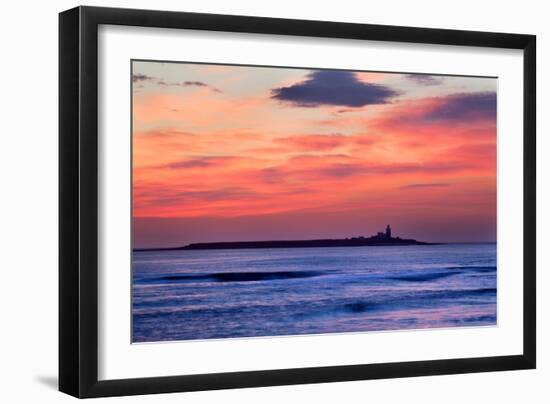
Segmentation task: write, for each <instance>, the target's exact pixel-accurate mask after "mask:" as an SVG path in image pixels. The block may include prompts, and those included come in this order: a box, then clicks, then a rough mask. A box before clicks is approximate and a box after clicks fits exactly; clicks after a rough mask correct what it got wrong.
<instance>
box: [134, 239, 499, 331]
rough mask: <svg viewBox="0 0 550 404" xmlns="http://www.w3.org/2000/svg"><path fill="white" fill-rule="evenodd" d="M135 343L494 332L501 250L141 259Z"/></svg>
mask: <svg viewBox="0 0 550 404" xmlns="http://www.w3.org/2000/svg"><path fill="white" fill-rule="evenodd" d="M132 268H133V270H132V328H133V332H132V334H133V335H132V340H133V342H151V341H174V340H191V339H211V338H234V337H255V336H276V335H299V334H325V333H345V332H364V331H380V330H402V329H423V328H434V327H459V326H469V327H471V326H486V325H494V324H496V312H497V308H496V296H497V281H496V274H497V271H496V269H497V268H496V245H495V244H441V245H426V246H384V247H372V246H370V247H335V248H288V249H287V248H284V249H283V248H274V249H240V250H201V251H198V250H195V251H193V250H188V251H174V250H172V251H135V252H134V253H133V265H132Z"/></svg>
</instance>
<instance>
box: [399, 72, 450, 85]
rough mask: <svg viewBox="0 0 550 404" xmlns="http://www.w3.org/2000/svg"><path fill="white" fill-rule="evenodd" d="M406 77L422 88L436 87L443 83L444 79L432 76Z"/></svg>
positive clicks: (414, 75)
mask: <svg viewBox="0 0 550 404" xmlns="http://www.w3.org/2000/svg"><path fill="white" fill-rule="evenodd" d="M406 77H407V78H408V79H409V80H412V81H414V82H415V83H416V84H420V85H422V86H436V85H438V84H441V83H442V82H443V77H441V76H432V75H431V74H407V75H406Z"/></svg>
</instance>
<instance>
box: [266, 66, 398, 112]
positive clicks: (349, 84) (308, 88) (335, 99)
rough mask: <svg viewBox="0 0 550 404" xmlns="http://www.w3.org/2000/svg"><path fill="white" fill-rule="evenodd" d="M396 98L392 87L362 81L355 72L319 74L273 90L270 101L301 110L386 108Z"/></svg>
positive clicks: (320, 72)
mask: <svg viewBox="0 0 550 404" xmlns="http://www.w3.org/2000/svg"><path fill="white" fill-rule="evenodd" d="M397 94H398V93H397V92H396V91H394V90H392V89H390V88H389V87H385V86H382V85H379V84H372V83H366V82H363V81H360V80H359V79H357V77H356V76H355V74H354V73H353V72H347V71H340V70H318V71H315V72H313V73H310V74H309V75H308V76H307V79H306V80H305V81H302V82H300V83H297V84H294V85H291V86H289V87H280V88H274V89H272V90H271V98H274V99H277V100H280V101H285V102H289V103H291V104H294V105H297V106H301V107H315V106H319V105H339V106H344V107H362V106H364V105H371V104H386V103H388V102H389V101H390V99H391V98H392V97H394V96H396V95H397Z"/></svg>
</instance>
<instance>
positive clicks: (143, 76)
mask: <svg viewBox="0 0 550 404" xmlns="http://www.w3.org/2000/svg"><path fill="white" fill-rule="evenodd" d="M154 79H155V78H154V77H151V76H147V75H146V74H139V73H137V74H133V75H132V82H133V83H138V82H140V81H149V80H154Z"/></svg>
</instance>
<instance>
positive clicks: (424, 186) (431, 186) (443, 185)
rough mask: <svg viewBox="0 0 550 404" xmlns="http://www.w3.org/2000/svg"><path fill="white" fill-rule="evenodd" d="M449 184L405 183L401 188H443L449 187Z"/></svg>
mask: <svg viewBox="0 0 550 404" xmlns="http://www.w3.org/2000/svg"><path fill="white" fill-rule="evenodd" d="M448 186H449V184H445V183H439V182H436V183H425V184H407V185H403V186H401V187H400V188H401V189H416V188H441V187H448Z"/></svg>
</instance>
